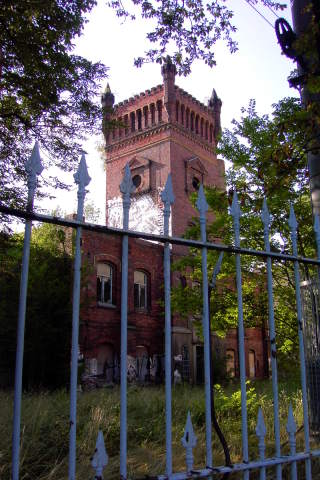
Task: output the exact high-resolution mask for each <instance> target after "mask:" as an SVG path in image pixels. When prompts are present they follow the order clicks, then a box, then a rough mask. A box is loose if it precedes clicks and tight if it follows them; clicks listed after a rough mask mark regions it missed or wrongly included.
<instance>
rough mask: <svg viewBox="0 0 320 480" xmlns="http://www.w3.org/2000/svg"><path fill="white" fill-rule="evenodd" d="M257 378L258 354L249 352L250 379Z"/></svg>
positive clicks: (252, 351)
mask: <svg viewBox="0 0 320 480" xmlns="http://www.w3.org/2000/svg"><path fill="white" fill-rule="evenodd" d="M255 376H256V354H255V352H254V350H249V377H250V378H254V377H255Z"/></svg>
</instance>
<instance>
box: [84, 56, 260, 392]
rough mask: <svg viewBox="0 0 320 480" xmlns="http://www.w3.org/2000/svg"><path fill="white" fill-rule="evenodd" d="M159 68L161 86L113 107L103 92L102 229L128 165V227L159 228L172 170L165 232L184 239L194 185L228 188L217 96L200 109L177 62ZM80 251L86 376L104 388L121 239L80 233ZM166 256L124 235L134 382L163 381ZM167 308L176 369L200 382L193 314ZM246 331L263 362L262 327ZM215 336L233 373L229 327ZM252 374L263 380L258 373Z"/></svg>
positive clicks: (117, 218) (116, 345) (116, 219)
mask: <svg viewBox="0 0 320 480" xmlns="http://www.w3.org/2000/svg"><path fill="white" fill-rule="evenodd" d="M161 73H162V76H163V84H162V85H158V86H157V87H154V88H151V89H150V90H147V91H145V92H143V93H140V94H139V95H135V96H134V97H132V98H130V99H129V100H125V101H124V102H121V103H119V104H117V105H114V101H115V99H114V95H113V94H112V92H111V89H110V87H109V86H107V88H106V91H105V93H104V94H103V95H102V108H103V133H104V136H105V141H106V147H105V152H106V193H107V195H106V203H107V205H106V207H107V208H106V221H107V225H108V226H112V227H119V228H122V196H121V193H120V188H119V185H120V183H121V181H122V179H123V174H124V168H125V165H126V164H127V163H129V166H130V169H131V174H132V178H133V182H134V184H135V186H136V191H135V193H134V194H133V195H132V198H131V208H130V225H129V227H130V229H134V230H137V231H143V232H148V233H149V232H150V233H158V234H161V233H162V231H163V223H162V222H163V220H162V218H163V215H162V213H163V212H162V208H163V205H162V202H161V200H160V193H161V191H162V189H163V188H164V186H165V183H166V180H167V177H168V174H169V173H171V176H172V184H173V191H174V195H175V202H174V204H173V206H172V215H171V218H172V220H171V233H172V235H174V236H181V235H182V234H183V233H184V232H185V230H186V228H187V227H188V224H189V223H190V220H191V218H192V217H193V216H198V212H196V211H195V210H194V209H193V207H192V205H191V203H190V200H189V196H190V194H191V193H192V192H195V191H196V190H197V189H198V188H199V184H200V183H203V184H204V185H215V186H217V187H219V188H221V189H224V188H225V184H224V163H223V162H222V161H221V160H219V159H217V156H216V144H217V138H218V135H219V132H220V109H221V101H220V100H219V98H218V97H217V94H216V92H215V91H214V90H213V92H212V96H211V98H210V100H209V102H208V105H204V104H202V103H200V102H199V101H198V100H196V99H195V98H193V97H192V96H191V95H189V94H188V93H186V92H185V91H184V90H182V89H181V88H179V87H178V86H176V85H175V76H176V68H175V66H174V65H173V64H172V62H171V61H170V59H169V58H168V59H167V61H166V62H165V64H164V65H163V66H162V69H161ZM115 126H116V128H114V127H115ZM185 251H186V248H185V247H181V246H180V247H178V246H173V248H172V256H171V258H172V259H173V260H175V259H176V258H177V257H178V256H180V255H183V254H184V253H185ZM82 253H83V255H82V258H83V263H84V264H85V271H86V272H87V276H86V280H87V282H86V285H85V287H84V288H83V289H82V305H83V307H82V311H81V329H80V348H81V352H82V353H83V355H84V358H85V363H86V371H87V372H88V373H89V377H87V378H89V379H90V378H92V377H90V375H93V376H94V377H95V378H97V379H98V380H99V382H100V381H101V382H102V384H104V383H115V382H118V381H119V359H120V356H121V351H120V343H121V342H120V340H121V329H120V316H121V295H122V290H121V289H122V287H121V275H122V260H121V259H122V239H121V237H120V236H117V235H115V234H104V233H103V234H101V233H99V234H98V233H94V232H88V231H85V230H84V231H83V232H82ZM163 253H164V252H163V244H161V243H157V242H148V241H146V240H143V239H140V238H129V262H128V302H127V312H128V317H127V319H128V331H127V333H128V336H127V340H128V342H127V345H128V351H127V363H128V378H129V377H130V378H131V377H132V379H133V380H134V381H136V380H138V381H140V382H149V381H154V382H161V381H163V378H164V312H163V307H162V305H161V302H163V281H164V280H163ZM180 281H181V282H182V281H183V278H182V279H181V278H178V277H177V276H176V275H175V274H174V273H172V284H177V282H179V283H180ZM172 313H173V315H172V355H173V368H174V369H175V368H178V369H179V370H180V373H181V375H182V378H183V380H184V381H185V382H194V383H201V382H203V380H204V372H203V344H202V341H201V339H199V338H197V335H196V333H195V331H194V329H193V323H192V322H193V321H192V318H188V319H186V318H181V317H180V316H179V315H178V314H177V313H176V312H172ZM249 330H250V329H246V338H247V343H248V351H249V350H250V349H251V350H252V351H254V355H256V357H255V358H256V359H257V365H258V362H260V363H259V365H260V366H261V365H263V338H262V336H261V331H260V330H259V331H258V330H256V329H251V330H252V332H251V333H250V331H249ZM250 335H251V336H250ZM212 342H213V345H214V348H215V349H216V350H217V349H218V347H219V349H220V351H222V352H228V355H229V356H230V355H231V357H232V358H233V364H232V365H233V366H231V367H230V366H229V369H230V371H231V370H232V369H233V372H234V374H235V375H237V374H238V363H237V362H238V360H237V359H238V347H237V335H236V331H235V330H234V331H231V332H229V333H228V334H227V336H226V338H225V339H224V340H223V342H222V341H220V340H219V339H218V338H217V337H216V336H214V335H213V336H212ZM219 345H220V346H219ZM251 350H250V351H251ZM232 355H233V356H232ZM231 357H230V358H231ZM246 362H247V363H248V362H249V360H248V359H247V360H246ZM229 363H230V362H229ZM248 365H249V363H248ZM254 372H255V376H261V372H262V369H261V368H260V370H259V371H258V369H257V371H256V370H254ZM90 381H91V380H90Z"/></svg>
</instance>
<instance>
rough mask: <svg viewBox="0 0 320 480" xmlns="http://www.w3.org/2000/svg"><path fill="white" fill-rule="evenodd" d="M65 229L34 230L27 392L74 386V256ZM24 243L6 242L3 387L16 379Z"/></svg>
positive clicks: (0, 284) (0, 325) (1, 285)
mask: <svg viewBox="0 0 320 480" xmlns="http://www.w3.org/2000/svg"><path fill="white" fill-rule="evenodd" d="M67 242H68V238H67V237H66V234H65V230H64V229H62V228H61V227H58V226H56V225H49V224H44V225H42V226H40V227H38V228H34V230H33V238H32V243H31V248H30V268H29V283H28V297H27V312H26V329H25V348H24V377H23V384H24V388H26V389H30V388H36V387H40V386H41V387H45V388H57V387H60V386H66V385H67V384H68V381H69V364H70V345H71V297H72V257H71V256H70V255H69V254H68V253H67V252H68V251H69V250H70V249H69V248H68V245H67ZM22 247H23V238H22V236H21V235H17V234H16V235H6V234H4V233H2V234H1V237H0V290H1V297H0V384H1V385H2V386H11V385H12V381H13V379H14V367H15V349H16V324H17V316H18V302H19V285H20V266H21V258H22Z"/></svg>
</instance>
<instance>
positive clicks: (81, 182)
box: [69, 153, 91, 480]
mask: <svg viewBox="0 0 320 480" xmlns="http://www.w3.org/2000/svg"><path fill="white" fill-rule="evenodd" d="M74 180H75V183H76V184H77V185H78V209H77V220H78V221H79V222H82V221H83V205H84V198H85V196H86V186H87V185H89V183H90V180H91V178H90V177H89V175H88V170H87V164H86V159H85V155H84V153H83V154H82V156H81V160H80V164H79V167H78V170H77V172H76V173H75V174H74ZM80 243H81V227H77V233H76V244H75V258H74V267H73V268H74V276H73V298H72V341H71V373H70V432H69V480H75V478H76V435H77V383H78V355H79V311H80V281H81V274H80V272H81V245H80Z"/></svg>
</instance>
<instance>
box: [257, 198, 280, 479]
mask: <svg viewBox="0 0 320 480" xmlns="http://www.w3.org/2000/svg"><path fill="white" fill-rule="evenodd" d="M261 218H262V222H263V226H264V245H265V250H266V252H270V240H269V235H270V229H269V225H270V214H269V210H268V205H267V201H266V199H264V200H263V209H262V215H261ZM267 284H268V312H269V330H270V334H269V342H270V355H271V371H272V392H273V415H274V436H275V444H276V445H275V446H276V456H277V457H281V445H280V422H279V392H278V366H277V346H276V329H275V321H274V305H273V279H272V260H271V258H270V257H267ZM276 475H277V480H281V478H282V470H281V464H278V465H277V466H276Z"/></svg>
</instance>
